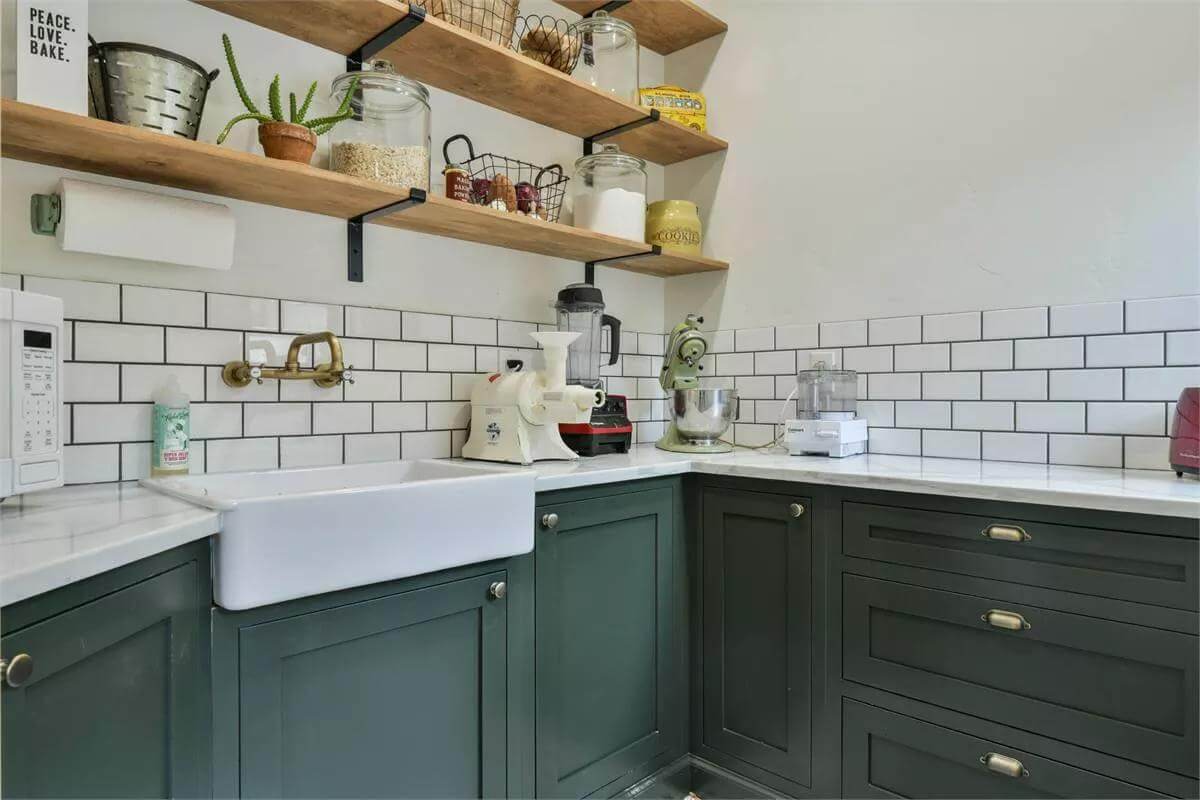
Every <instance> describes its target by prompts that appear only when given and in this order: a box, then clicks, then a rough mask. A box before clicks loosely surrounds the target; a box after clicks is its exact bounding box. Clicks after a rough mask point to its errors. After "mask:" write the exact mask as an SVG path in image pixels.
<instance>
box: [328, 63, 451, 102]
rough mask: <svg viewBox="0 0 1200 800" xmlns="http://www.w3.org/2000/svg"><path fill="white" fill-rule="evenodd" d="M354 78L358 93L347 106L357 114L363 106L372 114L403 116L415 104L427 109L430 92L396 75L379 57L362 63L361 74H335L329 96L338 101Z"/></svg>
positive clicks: (415, 82) (356, 71)
mask: <svg viewBox="0 0 1200 800" xmlns="http://www.w3.org/2000/svg"><path fill="white" fill-rule="evenodd" d="M355 76H358V85H359V89H360V91H356V92H355V93H354V98H353V99H352V100H351V101H350V107H351V108H353V109H354V110H355V111H357V112H359V113H361V112H362V110H363V108H364V107H366V108H369V109H370V110H371V111H372V112H374V113H382V114H390V113H403V112H405V111H409V110H411V109H412V107H413V105H414V104H416V103H421V104H422V105H423V106H425V108H426V109H428V108H429V90H428V89H426V88H425V86H424V84H421V83H418V82H417V81H414V80H412V79H411V78H406V77H404V76H403V75H398V74H397V73H396V70H395V68H394V67H393V66H392V62H390V61H387V60H385V59H382V58H377V59H374V60H372V61H369V62H367V63H366V64H363V68H362V70H361V71H360V70H352V71H350V72H343V73H342V74H341V75H338V76H337V77H336V78H334V79H333V83H332V86H331V92H330V94H331V96H332V97H335V98H338V99H339V100H340V98H341V97H342V95H343V94H344V93H345V91H346V89H347V88H348V87H349V86H350V81H352V80H353V79H354V77H355ZM368 95H369V97H368Z"/></svg>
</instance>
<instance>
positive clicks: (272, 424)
mask: <svg viewBox="0 0 1200 800" xmlns="http://www.w3.org/2000/svg"><path fill="white" fill-rule="evenodd" d="M312 409H313V407H312V406H310V405H309V404H308V403H250V404H248V405H247V406H246V412H245V413H246V416H245V422H244V424H245V433H244V434H243V435H245V436H307V435H308V434H310V433H312V418H313V410H312Z"/></svg>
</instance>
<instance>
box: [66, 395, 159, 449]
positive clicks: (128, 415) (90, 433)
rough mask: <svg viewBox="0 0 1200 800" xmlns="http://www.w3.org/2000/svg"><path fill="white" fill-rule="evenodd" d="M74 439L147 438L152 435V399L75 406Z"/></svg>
mask: <svg viewBox="0 0 1200 800" xmlns="http://www.w3.org/2000/svg"><path fill="white" fill-rule="evenodd" d="M72 408H73V413H74V417H73V420H74V421H73V424H72V426H71V437H72V439H71V440H72V441H73V442H75V443H76V444H89V443H92V442H147V441H150V439H151V438H152V436H151V429H150V419H151V415H150V409H151V405H150V404H149V403H111V404H110V403H94V404H93V403H87V404H82V405H76V406H72Z"/></svg>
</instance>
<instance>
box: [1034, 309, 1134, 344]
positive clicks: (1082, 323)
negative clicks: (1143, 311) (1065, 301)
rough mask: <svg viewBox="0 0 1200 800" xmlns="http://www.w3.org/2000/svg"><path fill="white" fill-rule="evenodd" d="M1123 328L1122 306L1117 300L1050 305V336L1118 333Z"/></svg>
mask: <svg viewBox="0 0 1200 800" xmlns="http://www.w3.org/2000/svg"><path fill="white" fill-rule="evenodd" d="M1124 329H1125V316H1124V307H1123V305H1122V304H1121V303H1119V302H1117V303H1081V304H1078V305H1068V306H1051V307H1050V335H1051V336H1080V335H1083V334H1089V333H1120V332H1121V331H1123V330H1124Z"/></svg>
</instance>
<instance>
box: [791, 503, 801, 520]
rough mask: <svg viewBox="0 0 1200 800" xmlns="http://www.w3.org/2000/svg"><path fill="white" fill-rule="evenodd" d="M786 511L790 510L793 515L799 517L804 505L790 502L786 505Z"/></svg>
mask: <svg viewBox="0 0 1200 800" xmlns="http://www.w3.org/2000/svg"><path fill="white" fill-rule="evenodd" d="M788 511H790V512H791V514H792V516H793V517H801V516H803V515H804V506H802V505H800V504H799V503H792V504H791V505H790V506H788Z"/></svg>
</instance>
